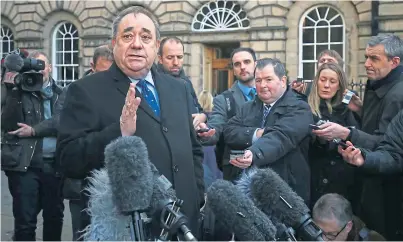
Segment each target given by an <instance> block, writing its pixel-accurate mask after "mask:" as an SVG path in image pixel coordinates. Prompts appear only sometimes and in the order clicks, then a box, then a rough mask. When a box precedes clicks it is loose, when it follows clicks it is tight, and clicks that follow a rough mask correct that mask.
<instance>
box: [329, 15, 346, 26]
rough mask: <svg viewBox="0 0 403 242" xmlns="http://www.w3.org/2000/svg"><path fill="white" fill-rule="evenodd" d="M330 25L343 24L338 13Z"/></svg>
mask: <svg viewBox="0 0 403 242" xmlns="http://www.w3.org/2000/svg"><path fill="white" fill-rule="evenodd" d="M330 24H331V25H342V24H343V19H342V18H341V16H340V15H339V16H338V17H337V18H336V19H334V20H333V21H332V22H330Z"/></svg>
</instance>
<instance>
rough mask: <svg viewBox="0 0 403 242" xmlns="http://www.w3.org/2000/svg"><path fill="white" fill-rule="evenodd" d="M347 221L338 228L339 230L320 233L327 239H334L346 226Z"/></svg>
mask: <svg viewBox="0 0 403 242" xmlns="http://www.w3.org/2000/svg"><path fill="white" fill-rule="evenodd" d="M347 224H348V222H347V223H346V224H345V225H344V226H343V228H341V229H340V231H339V232H323V233H322V235H323V236H325V237H326V239H328V240H335V239H336V238H337V236H339V234H340V233H341V232H343V230H344V229H345V228H346V227H347ZM335 233H336V234H335Z"/></svg>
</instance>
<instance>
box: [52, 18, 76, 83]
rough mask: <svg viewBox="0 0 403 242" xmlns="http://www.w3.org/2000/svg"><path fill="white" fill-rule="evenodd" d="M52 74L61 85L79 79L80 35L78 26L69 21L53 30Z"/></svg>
mask: <svg viewBox="0 0 403 242" xmlns="http://www.w3.org/2000/svg"><path fill="white" fill-rule="evenodd" d="M52 40H53V44H52V60H53V62H52V66H53V70H52V73H53V74H52V75H53V79H55V80H56V81H57V82H58V83H59V84H60V85H62V86H65V85H66V84H68V83H70V82H73V81H75V80H77V79H79V70H78V69H79V61H78V57H79V53H78V52H79V36H78V30H77V28H76V26H74V25H73V24H72V23H69V22H62V23H60V24H58V25H57V26H56V28H55V30H54V32H53V38H52Z"/></svg>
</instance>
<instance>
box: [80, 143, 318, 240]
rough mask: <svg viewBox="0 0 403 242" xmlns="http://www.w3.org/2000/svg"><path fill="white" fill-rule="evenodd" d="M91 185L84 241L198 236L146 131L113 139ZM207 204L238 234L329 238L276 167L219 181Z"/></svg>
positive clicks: (258, 237) (241, 237) (251, 237)
mask: <svg viewBox="0 0 403 242" xmlns="http://www.w3.org/2000/svg"><path fill="white" fill-rule="evenodd" d="M86 191H87V192H88V193H89V196H90V200H89V206H88V209H87V210H88V213H89V214H90V216H91V225H89V226H88V227H87V229H86V230H85V231H84V232H85V233H84V240H92V241H93V240H120V241H127V240H132V241H147V240H148V241H151V240H156V241H168V240H173V239H175V240H179V241H181V240H183V241H197V240H196V238H195V236H194V235H193V234H192V232H191V231H190V229H189V228H188V220H187V218H186V217H185V216H184V215H183V214H182V213H181V212H180V208H181V207H182V204H183V203H184V202H186V201H183V200H180V199H178V198H177V197H176V194H175V191H174V189H172V184H171V183H170V182H169V181H168V180H167V179H166V178H165V177H164V176H163V175H161V174H159V172H158V170H157V168H156V167H155V166H154V165H153V164H152V163H151V162H150V161H149V158H148V151H147V148H146V145H145V144H144V142H143V141H142V139H141V138H139V137H136V136H131V137H120V138H118V139H116V140H115V141H113V142H111V143H110V144H109V145H107V147H106V149H105V168H103V169H101V170H98V171H94V172H93V173H92V176H91V178H90V180H89V186H88V187H87V188H86ZM206 204H207V205H206V207H208V208H209V209H211V210H212V212H213V213H214V215H215V218H216V223H219V224H220V227H221V228H223V229H225V230H226V231H225V232H227V233H231V234H233V235H234V237H235V238H236V240H241V241H278V240H281V241H300V240H303V241H322V240H323V239H322V231H321V230H320V228H319V227H318V226H317V225H316V224H315V223H314V222H313V221H312V219H311V216H310V210H309V209H308V207H307V206H306V204H305V202H304V201H303V199H302V198H301V197H300V196H298V195H297V194H296V193H295V192H294V191H293V190H292V189H291V188H290V186H289V185H288V184H287V183H286V182H284V180H283V179H281V177H280V176H279V175H278V174H277V173H276V172H274V171H273V170H271V169H269V168H266V169H257V168H251V169H249V171H247V172H245V173H244V174H243V175H242V177H241V178H240V179H239V180H238V181H237V182H236V183H235V184H233V183H231V182H228V181H224V180H217V181H215V182H214V183H213V184H212V185H211V186H210V188H209V189H208V191H207V202H206Z"/></svg>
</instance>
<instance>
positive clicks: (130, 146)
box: [84, 136, 196, 241]
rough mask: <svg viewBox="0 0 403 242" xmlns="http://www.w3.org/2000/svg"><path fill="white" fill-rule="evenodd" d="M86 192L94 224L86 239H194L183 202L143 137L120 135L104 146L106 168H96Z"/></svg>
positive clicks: (85, 234)
mask: <svg viewBox="0 0 403 242" xmlns="http://www.w3.org/2000/svg"><path fill="white" fill-rule="evenodd" d="M86 191H87V192H88V193H89V196H90V200H89V206H88V209H87V211H88V213H89V214H90V216H91V224H90V225H89V226H88V227H87V228H86V230H85V231H84V240H122V241H125V240H126V241H127V240H131V241H152V240H157V241H168V240H172V238H178V239H179V240H185V241H196V238H195V237H194V235H193V234H192V232H191V231H190V229H189V228H188V225H187V224H188V220H187V218H186V217H185V216H184V215H183V214H182V213H181V212H180V208H181V206H182V204H183V201H182V200H180V199H178V198H177V197H176V194H175V191H174V190H173V189H172V184H171V183H170V182H169V181H168V180H167V179H166V178H165V177H164V176H163V175H160V174H159V172H158V170H157V168H156V167H155V166H154V165H153V164H152V163H151V162H150V161H149V158H148V151H147V148H146V145H145V143H144V142H143V140H142V139H141V138H139V137H136V136H129V137H120V138H118V139H116V140H115V141H112V142H111V143H110V144H108V145H107V146H106V148H105V168H104V169H101V170H99V171H94V172H93V173H92V176H91V178H90V180H89V186H88V187H87V188H86ZM156 230H159V231H160V233H159V235H157V234H156Z"/></svg>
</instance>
